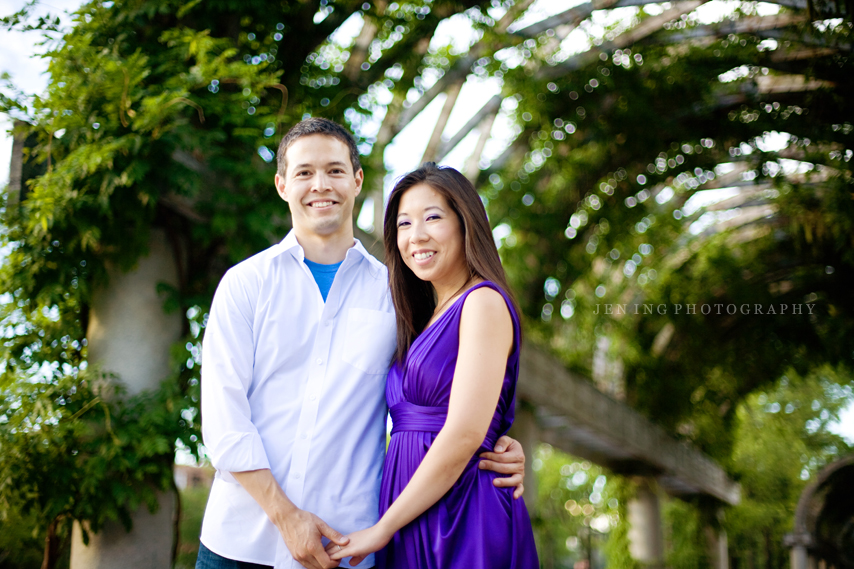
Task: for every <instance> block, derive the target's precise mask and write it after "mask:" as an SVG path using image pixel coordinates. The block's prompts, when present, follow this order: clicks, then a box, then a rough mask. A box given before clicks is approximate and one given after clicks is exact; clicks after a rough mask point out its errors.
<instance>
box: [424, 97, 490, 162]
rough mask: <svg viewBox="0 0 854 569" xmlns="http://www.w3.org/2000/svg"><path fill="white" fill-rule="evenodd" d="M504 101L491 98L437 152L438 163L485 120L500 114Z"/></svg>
mask: <svg viewBox="0 0 854 569" xmlns="http://www.w3.org/2000/svg"><path fill="white" fill-rule="evenodd" d="M503 100H504V99H503V98H502V97H501V95H494V96H493V97H492V98H490V99H489V100H488V101H487V102H486V104H485V105H484V106H483V107H481V108H480V110H479V111H478V112H476V113H475V114H474V115H473V116H472V117H471V118H470V119H469V120H468V122H466V124H464V125H463V127H462V128H461V129H460V130H459V131H457V133H456V134H455V135H454V136H452V137H451V138H450V140H448V142H446V143H444V144H442V146H441V147H439V150H438V151H437V152H436V161H437V162H438V161H439V160H442V159H443V158H444V157H445V156H447V155H448V153H449V152H450V151H451V150H453V149H454V147H455V146H456V145H457V144H459V143H460V142H462V140H463V139H464V138H465V137H466V136H467V135H468V133H470V132H471V131H472V130H474V129H475V128H477V125H479V124H480V123H481V121H483V119H484V118H486V117H487V116H489V115H490V114H493V113H496V112H498V109H499V108H501V101H503Z"/></svg>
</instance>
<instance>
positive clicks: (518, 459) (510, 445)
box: [478, 435, 525, 499]
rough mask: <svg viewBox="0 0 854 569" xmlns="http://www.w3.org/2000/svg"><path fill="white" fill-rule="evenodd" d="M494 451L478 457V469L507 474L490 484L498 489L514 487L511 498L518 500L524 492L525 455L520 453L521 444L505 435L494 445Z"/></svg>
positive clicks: (522, 452)
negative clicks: (479, 459)
mask: <svg viewBox="0 0 854 569" xmlns="http://www.w3.org/2000/svg"><path fill="white" fill-rule="evenodd" d="M494 450H495V452H484V453H482V454H481V455H480V458H481V459H482V460H481V461H480V462H479V463H478V468H481V469H484V470H492V471H493V472H498V473H499V474H507V476H503V477H500V478H496V479H495V480H493V481H492V483H493V484H495V485H496V486H499V487H512V486H515V487H516V488H515V490H513V498H514V499H516V498H519V497H520V496H522V492H524V490H525V486H524V485H523V484H522V483H523V482H524V481H525V453H524V451H522V444H521V443H520V442H519V441H517V440H515V439H511V438H510V437H508V436H507V435H505V436H503V437H501V438H500V439H498V441H497V442H496V443H495V449H494Z"/></svg>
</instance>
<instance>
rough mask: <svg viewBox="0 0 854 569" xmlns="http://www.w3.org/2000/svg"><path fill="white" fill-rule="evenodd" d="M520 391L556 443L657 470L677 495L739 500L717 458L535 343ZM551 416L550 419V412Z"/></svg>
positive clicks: (632, 468)
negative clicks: (666, 429) (605, 391)
mask: <svg viewBox="0 0 854 569" xmlns="http://www.w3.org/2000/svg"><path fill="white" fill-rule="evenodd" d="M516 396H517V397H518V398H519V399H521V400H523V401H526V402H528V403H529V404H532V405H534V407H535V408H537V409H538V412H539V413H540V415H542V416H543V417H544V419H546V420H544V421H543V424H541V426H542V428H543V430H544V433H548V432H551V434H549V435H545V434H544V436H548V438H549V440H550V442H551V444H553V445H554V446H557V447H558V448H563V449H565V450H568V451H569V452H573V453H575V454H578V455H580V456H582V457H585V456H589V457H591V460H596V461H597V462H599V463H601V464H604V465H605V466H608V467H609V468H612V469H614V470H615V471H618V472H621V473H643V474H653V475H655V476H657V477H658V480H659V483H660V484H662V485H663V486H664V487H665V488H666V489H667V490H668V491H669V492H671V493H673V494H675V495H689V494H706V495H709V496H713V497H715V498H717V499H718V500H721V501H723V502H726V503H728V504H733V505H735V504H738V503H739V501H740V497H741V489H740V487H739V485H738V484H736V483H735V482H733V481H732V480H730V479H729V478H728V477H727V475H726V472H724V470H723V469H722V468H721V467H720V466H719V465H718V464H717V463H715V462H714V461H713V460H712V459H711V458H709V457H708V456H706V455H705V454H703V453H702V452H700V451H699V450H697V449H696V448H694V447H692V446H690V445H688V444H686V443H682V442H678V441H676V440H675V439H673V438H671V437H670V436H669V435H668V434H667V433H665V432H664V430H663V429H662V428H661V427H659V426H658V425H656V424H654V423H653V422H652V421H650V420H649V419H647V418H646V417H643V416H642V415H641V414H640V413H638V412H637V411H635V410H634V409H632V408H630V407H629V406H628V405H626V404H624V403H620V402H618V401H615V400H614V399H611V398H610V397H608V396H607V395H605V394H603V393H602V392H600V391H599V390H598V389H596V387H594V385H593V383H592V382H591V381H589V380H587V379H586V378H583V377H582V376H579V375H577V374H575V373H573V372H570V371H568V370H567V369H566V368H564V367H563V365H561V364H560V362H558V361H557V360H555V359H554V358H552V357H550V356H548V355H546V354H545V353H543V352H542V351H540V350H538V349H537V348H536V347H534V346H533V345H531V344H525V346H524V348H523V349H522V362H521V372H520V374H519V384H518V387H517V393H516ZM549 417H550V418H551V424H549V421H548V420H547V419H548V418H549Z"/></svg>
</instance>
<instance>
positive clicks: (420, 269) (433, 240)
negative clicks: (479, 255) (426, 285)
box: [396, 184, 469, 286]
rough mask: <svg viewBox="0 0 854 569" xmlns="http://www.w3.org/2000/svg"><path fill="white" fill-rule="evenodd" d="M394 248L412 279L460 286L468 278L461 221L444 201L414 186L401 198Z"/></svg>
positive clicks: (427, 189) (423, 187) (425, 187)
mask: <svg viewBox="0 0 854 569" xmlns="http://www.w3.org/2000/svg"><path fill="white" fill-rule="evenodd" d="M396 223H397V248H398V250H399V251H400V256H401V257H403V262H404V263H406V266H407V267H409V268H410V269H411V270H412V272H413V273H415V276H417V277H418V278H419V279H421V280H425V281H430V282H431V283H433V284H434V286H435V285H442V284H443V283H447V286H460V281H464V280H465V279H467V278H468V276H469V270H468V265H467V264H466V255H465V244H464V242H463V232H462V227H461V226H460V220H459V218H458V217H457V214H456V213H454V210H453V209H451V206H450V205H449V204H448V202H447V200H446V199H445V198H444V196H442V194H440V193H439V192H437V191H436V190H434V189H433V188H431V187H430V186H428V185H427V184H417V185H415V186H412V187H411V188H409V189H408V190H406V191H405V193H404V194H403V196H401V198H400V206H399V208H398V213H397V220H396Z"/></svg>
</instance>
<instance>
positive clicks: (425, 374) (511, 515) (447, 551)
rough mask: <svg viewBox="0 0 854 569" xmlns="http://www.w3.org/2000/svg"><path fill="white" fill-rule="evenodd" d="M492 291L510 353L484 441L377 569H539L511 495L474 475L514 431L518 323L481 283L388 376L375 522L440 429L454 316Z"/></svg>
mask: <svg viewBox="0 0 854 569" xmlns="http://www.w3.org/2000/svg"><path fill="white" fill-rule="evenodd" d="M482 286H488V287H490V288H492V289H495V290H497V291H498V292H500V293H501V295H502V296H503V297H504V299H505V301H507V306H508V308H509V309H510V315H511V317H512V319H513V338H514V340H513V352H512V353H511V354H510V357H509V358H508V359H507V369H506V371H505V373H504V385H503V386H502V388H501V396H500V397H499V400H498V406H497V408H496V410H495V414H494V415H493V417H492V422H491V423H490V425H489V430H488V431H487V434H486V439H485V440H484V441H483V444H482V445H481V446H480V448H479V449H478V451H477V452H476V453H475V456H474V457H472V459H471V460H470V461H469V463H468V464H467V465H466V467H465V470H464V471H463V473H462V475H461V476H460V478H459V480H457V481H456V482H455V483H454V485H453V486H452V487H451V489H450V490H449V491H448V493H447V494H445V495H444V496H443V497H442V498H441V499H440V500H439V501H438V502H437V503H436V504H434V505H433V506H432V507H431V508H430V509H428V510H427V511H426V512H424V513H423V514H422V515H421V516H419V517H418V518H416V519H415V520H413V521H412V522H411V523H409V524H408V525H406V526H405V527H403V528H402V529H401V530H400V531H399V532H397V533H396V534H395V535H394V537H393V538H392V540H391V542H390V543H389V544H388V546H386V548H385V549H383V550H382V551H379V552H378V553H377V558H376V559H377V567H378V568H379V569H385V568H388V569H407V568H408V569H504V568H506V569H529V568H530V569H536V568H537V567H539V562H538V560H537V550H536V547H535V545H534V534H533V531H532V529H531V520H530V518H529V517H528V511H527V509H526V508H525V503H524V502H523V501H522V499H521V498H520V499H518V500H514V499H513V488H497V487H495V486H493V484H492V481H493V479H495V478H496V477H497V476H501V475H500V474H497V473H495V472H491V471H488V470H480V469H479V468H478V467H477V463H478V460H479V459H478V458H477V457H478V455H479V454H480V453H481V452H486V451H492V450H493V447H494V446H495V442H496V441H497V440H498V438H499V437H500V436H501V435H503V434H505V433H506V432H507V429H509V428H510V425H511V424H512V423H513V403H514V394H515V392H516V379H517V377H518V376H519V343H520V335H519V317H518V315H517V314H516V313H515V312H514V310H513V305H512V304H511V303H510V301H509V299H508V298H507V295H506V294H504V292H503V291H502V290H501V289H500V288H498V287H497V286H496V285H495V284H493V283H492V282H489V281H486V282H483V283H479V284H477V285H475V286H473V287H472V288H470V289H469V290H467V291H466V292H465V293H463V295H462V296H461V297H460V298H458V299H457V300H456V301H455V302H454V303H453V304H452V305H451V307H450V308H448V310H446V311H445V312H444V313H443V314H442V315H441V316H439V318H438V319H437V320H436V321H435V322H434V323H433V324H431V325H430V326H429V327H428V328H427V329H426V330H425V331H424V332H423V333H422V334H421V335H420V336H418V337H417V338H416V339H415V341H414V342H413V343H412V346H411V347H410V349H409V353H408V354H407V356H406V361H405V362H404V364H403V365H402V366H401V365H400V363H395V364H394V365H393V366H392V368H391V370H390V371H389V374H388V382H387V384H386V401H387V402H388V406H389V410H390V412H391V418H392V422H393V428H392V431H391V442H390V443H389V447H388V454H387V456H386V460H385V465H384V466H383V478H382V490H381V492H380V515H382V514H384V513H385V512H386V510H388V508H389V506H390V505H391V503H392V502H393V501H394V500H395V499H397V497H398V496H399V495H400V493H401V492H402V491H403V489H404V487H406V485H407V484H408V483H409V480H410V479H411V478H412V475H413V474H415V470H416V469H417V468H418V465H419V464H421V461H422V460H423V459H424V456H425V455H426V454H427V451H428V450H429V449H430V446H431V445H432V444H433V441H434V440H435V439H436V435H437V434H438V432H439V431H440V430H441V428H442V426H443V425H444V423H445V418H446V417H447V413H448V401H449V399H450V395H451V382H452V381H453V378H454V367H455V366H456V363H457V352H458V351H459V345H460V338H459V331H460V316H461V315H462V311H463V304H464V302H465V299H466V297H468V295H469V293H471V291H473V290H475V289H478V288H480V287H482Z"/></svg>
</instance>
